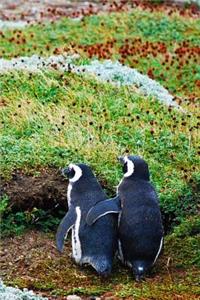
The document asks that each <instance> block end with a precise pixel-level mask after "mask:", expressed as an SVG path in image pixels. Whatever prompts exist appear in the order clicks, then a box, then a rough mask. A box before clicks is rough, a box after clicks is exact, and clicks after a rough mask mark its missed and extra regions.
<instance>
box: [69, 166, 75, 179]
mask: <svg viewBox="0 0 200 300" xmlns="http://www.w3.org/2000/svg"><path fill="white" fill-rule="evenodd" d="M74 175H75V170H74V169H73V168H71V169H70V171H69V173H68V177H69V179H70V178H73V177H74Z"/></svg>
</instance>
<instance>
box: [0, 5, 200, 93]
mask: <svg viewBox="0 0 200 300" xmlns="http://www.w3.org/2000/svg"><path fill="white" fill-rule="evenodd" d="M199 32H200V20H199V19H198V18H196V19H194V18H190V17H182V16H180V15H179V14H178V13H177V12H174V13H172V15H171V16H167V15H165V13H164V12H163V11H159V12H156V11H154V12H150V11H147V10H141V9H139V8H137V9H134V10H132V11H130V12H129V13H118V14H117V13H112V14H109V15H106V14H105V15H100V16H90V17H85V18H84V20H82V21H80V22H75V21H73V20H70V19H62V20H59V21H57V22H55V23H54V24H51V23H46V24H42V25H32V26H30V27H27V28H25V29H24V30H23V31H6V32H5V33H4V35H3V37H1V45H0V55H1V56H2V57H5V58H11V57H15V56H23V55H28V56H30V55H32V54H35V53H38V54H41V55H50V54H53V53H55V54H59V53H63V52H66V51H67V52H74V51H76V52H78V53H80V54H81V55H82V56H83V57H104V54H105V57H107V58H108V57H110V58H112V59H120V60H121V61H122V62H123V63H125V64H128V65H130V66H132V67H136V68H137V69H138V70H139V71H141V72H143V73H144V74H146V73H147V72H150V73H152V72H153V77H154V78H155V79H156V80H158V81H159V82H160V83H161V84H163V85H164V86H165V87H166V88H168V89H169V90H170V91H171V92H172V93H174V94H175V95H179V96H183V97H187V98H188V97H191V96H194V97H200V93H199V80H200V67H199V63H200V60H199V55H198V52H197V53H195V54H194V52H195V51H196V50H195V49H197V47H199V46H200V34H199ZM41 33H42V34H41ZM136 39H140V40H136ZM147 41H148V42H149V43H150V44H151V45H150V47H149V48H148V51H147V52H145V49H146V48H147V45H146V42H147ZM108 42H111V43H113V45H112V46H110V44H107V43H108ZM183 42H184V43H186V44H185V45H183ZM159 43H162V45H163V46H164V48H165V49H166V51H164V52H162V50H160V46H162V45H161V44H159ZM127 44H128V45H129V46H130V48H131V47H132V46H134V47H135V52H134V53H133V54H125V57H123V56H124V54H122V53H121V52H120V51H121V50H120V49H121V47H122V46H126V45H127ZM84 46H85V47H86V48H85V51H84V49H83V47H84ZM152 46H153V48H152ZM183 46H184V48H185V47H186V52H185V53H183V54H180V53H177V52H176V50H177V49H178V48H181V49H182V48H183ZM88 47H89V48H91V47H92V48H93V50H94V47H96V50H95V51H93V52H92V53H89V52H88V49H89V48H88ZM143 48H144V49H143ZM99 49H101V51H100V52H101V54H102V53H103V55H102V56H101V55H100V53H99ZM104 50H105V51H104Z"/></svg>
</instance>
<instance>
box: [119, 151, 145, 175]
mask: <svg viewBox="0 0 200 300" xmlns="http://www.w3.org/2000/svg"><path fill="white" fill-rule="evenodd" d="M118 160H119V162H120V163H121V164H122V170H123V173H124V177H125V178H133V179H134V178H135V179H136V178H137V179H143V180H149V168H148V164H147V163H146V162H145V161H144V160H143V159H142V158H141V157H139V156H133V155H129V156H120V157H118Z"/></svg>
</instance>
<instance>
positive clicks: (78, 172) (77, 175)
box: [69, 164, 83, 182]
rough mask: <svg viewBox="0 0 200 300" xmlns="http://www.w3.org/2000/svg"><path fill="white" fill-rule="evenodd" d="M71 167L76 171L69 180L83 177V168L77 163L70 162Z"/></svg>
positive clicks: (73, 180) (72, 180) (74, 180)
mask: <svg viewBox="0 0 200 300" xmlns="http://www.w3.org/2000/svg"><path fill="white" fill-rule="evenodd" d="M69 168H70V169H73V170H74V172H75V174H74V176H73V177H72V178H70V179H69V182H76V181H78V180H79V179H80V178H81V176H82V174H83V172H82V170H81V168H80V167H79V166H77V165H75V164H70V165H69Z"/></svg>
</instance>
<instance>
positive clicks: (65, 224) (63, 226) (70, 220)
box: [56, 205, 76, 252]
mask: <svg viewBox="0 0 200 300" xmlns="http://www.w3.org/2000/svg"><path fill="white" fill-rule="evenodd" d="M75 221H76V211H75V208H74V207H73V206H72V205H71V206H70V208H69V211H68V212H67V213H66V215H65V216H64V218H63V219H62V221H61V222H60V225H59V226H58V229H57V233H56V246H57V249H58V250H59V251H60V252H62V251H63V246H64V241H65V239H66V237H67V234H68V232H69V230H70V229H71V228H72V226H73V225H74V223H75Z"/></svg>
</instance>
